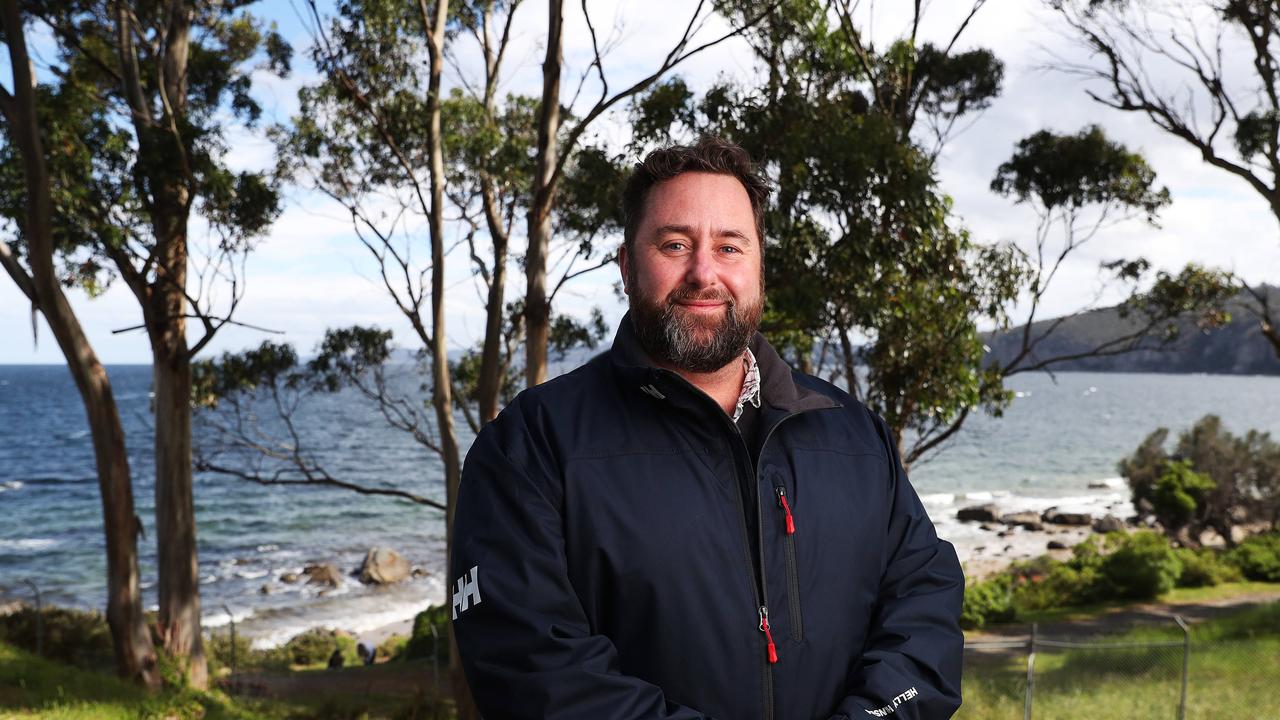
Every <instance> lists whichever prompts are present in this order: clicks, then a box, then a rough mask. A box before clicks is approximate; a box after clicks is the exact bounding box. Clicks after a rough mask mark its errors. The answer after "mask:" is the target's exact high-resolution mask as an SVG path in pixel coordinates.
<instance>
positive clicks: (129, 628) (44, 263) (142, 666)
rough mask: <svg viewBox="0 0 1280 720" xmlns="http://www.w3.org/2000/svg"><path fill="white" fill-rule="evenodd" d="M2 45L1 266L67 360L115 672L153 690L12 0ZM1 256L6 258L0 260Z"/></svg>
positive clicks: (118, 450)
mask: <svg viewBox="0 0 1280 720" xmlns="http://www.w3.org/2000/svg"><path fill="white" fill-rule="evenodd" d="M0 20H2V21H3V26H4V31H5V36H6V38H7V44H8V46H9V61H10V68H11V71H12V73H13V80H14V82H13V95H12V96H6V97H5V98H4V114H5V119H6V121H7V122H8V124H9V130H10V137H11V138H12V139H13V142H14V143H15V144H16V145H17V146H18V148H19V150H20V152H21V154H22V162H23V169H24V174H25V176H26V177H25V180H26V189H27V223H26V228H24V230H25V233H24V234H25V236H26V240H27V256H28V262H29V263H30V265H31V274H32V277H30V278H26V277H25V276H24V275H22V270H21V267H20V266H18V265H17V262H16V260H14V261H12V262H5V263H4V265H5V268H6V270H8V271H9V272H10V274H12V275H14V280H15V282H17V283H18V285H19V287H22V288H24V292H27V293H28V296H29V298H30V300H31V301H32V304H33V305H34V306H35V307H36V308H38V309H39V310H40V312H41V313H42V314H43V315H44V317H45V320H46V321H47V322H48V323H49V328H50V330H51V331H52V332H53V335H54V338H55V339H56V340H57V342H58V347H59V349H61V350H62V354H63V357H65V358H66V361H67V367H68V369H69V370H70V371H71V375H72V377H73V378H74V379H75V382H76V387H77V388H78V389H79V391H80V398H81V401H82V402H83V403H84V408H85V416H86V419H87V420H88V423H89V432H90V435H91V437H92V439H93V454H94V461H95V464H96V465H97V471H98V489H99V493H100V494H101V496H102V524H103V532H104V534H105V539H106V545H107V625H108V627H109V628H110V630H111V640H112V649H113V651H114V654H115V661H116V670H117V672H118V673H119V674H120V675H121V676H122V677H126V678H129V679H131V680H134V681H136V682H139V683H140V684H142V685H144V686H146V687H148V688H152V689H154V688H157V687H159V685H160V675H159V673H158V672H157V668H156V653H155V647H154V645H153V644H152V642H151V635H150V633H149V632H148V631H147V626H146V621H145V619H144V617H143V614H142V596H141V591H140V588H139V581H138V532H139V530H140V527H139V523H138V517H137V515H135V514H134V506H133V484H132V480H131V478H130V475H129V458H128V455H127V454H126V453H125V442H124V428H123V426H122V425H121V423H120V412H119V409H118V408H117V406H116V401H115V396H114V394H113V393H112V391H111V381H110V379H109V378H108V376H107V372H106V369H105V368H103V366H102V363H101V362H99V360H98V357H97V354H96V353H95V352H94V351H93V347H92V346H91V345H90V344H89V339H88V338H87V337H86V336H85V334H84V329H83V328H82V327H81V326H80V322H79V320H78V319H77V318H76V316H75V312H74V311H73V310H72V309H71V305H70V303H68V302H67V298H66V296H65V295H64V294H63V293H62V287H61V285H60V284H59V282H58V278H57V275H56V273H55V271H54V266H53V225H52V217H53V201H52V196H51V193H52V190H51V187H50V185H49V174H48V168H47V167H46V165H45V157H44V147H43V144H42V142H41V140H40V132H39V124H38V120H37V117H36V107H35V92H34V89H35V78H34V77H32V75H31V63H30V57H29V55H28V53H27V47H26V37H25V35H24V33H23V28H22V18H21V15H20V14H19V12H18V6H17V3H16V1H15V0H5V2H4V4H3V9H2V11H0ZM6 257H7V256H6Z"/></svg>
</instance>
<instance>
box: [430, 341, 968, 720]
mask: <svg viewBox="0 0 1280 720" xmlns="http://www.w3.org/2000/svg"><path fill="white" fill-rule="evenodd" d="M751 347H752V351H753V352H754V354H755V356H756V359H757V362H758V364H759V366H760V370H761V389H762V399H763V402H762V405H761V415H760V418H759V422H760V423H761V429H760V431H761V433H762V434H763V437H764V440H763V443H762V445H761V451H760V455H759V458H758V463H753V461H752V459H751V458H750V457H749V455H748V450H747V447H746V445H745V444H744V442H743V440H742V437H741V435H740V434H739V432H738V430H737V427H736V426H735V425H734V423H733V422H732V420H731V419H730V418H729V417H728V416H727V415H725V413H724V411H723V410H722V409H721V408H720V407H719V405H718V404H717V403H716V402H715V401H713V400H712V399H711V398H710V397H709V396H707V395H706V394H704V393H702V392H701V391H700V390H698V389H697V388H695V387H693V386H692V385H690V384H689V383H688V382H686V381H685V380H684V379H683V378H681V377H680V376H679V375H677V374H675V373H673V372H670V371H667V370H662V369H659V368H657V367H655V366H654V365H653V364H652V362H650V361H649V360H648V358H647V356H646V355H645V354H644V352H643V350H642V349H641V348H640V346H639V344H638V342H637V341H636V339H635V336H634V333H633V332H632V331H631V325H630V321H629V318H626V317H624V318H623V321H622V323H621V325H620V328H619V331H618V335H617V338H616V339H615V341H614V345H613V348H612V349H611V350H610V351H609V352H607V353H604V354H602V355H600V356H598V357H596V358H595V359H593V360H592V361H590V362H589V363H587V364H586V365H584V366H582V367H581V368H578V369H577V370H575V371H573V372H571V373H569V374H567V375H563V376H561V377H559V378H556V379H554V380H552V381H550V382H547V383H545V384H543V385H540V386H538V387H535V388H532V389H529V390H525V391H524V392H522V393H520V395H519V396H517V397H516V398H515V400H514V401H513V402H512V403H511V404H510V405H509V406H508V407H507V408H506V409H505V410H503V411H502V413H501V414H500V415H499V416H498V418H497V419H496V420H495V421H494V422H492V423H490V424H489V425H488V426H486V427H485V428H484V429H483V430H482V431H481V433H480V435H479V436H478V437H477V438H476V441H475V444H474V445H473V446H472V448H471V451H470V452H469V453H468V454H467V459H466V463H465V466H464V470H463V474H462V484H461V489H460V491H459V497H458V504H457V515H456V519H455V526H454V528H455V529H454V547H453V555H452V563H451V575H450V577H451V578H452V579H453V580H454V584H453V585H452V586H451V587H450V588H448V590H449V594H450V596H451V597H450V600H452V603H453V612H454V622H453V627H454V632H455V634H456V637H457V642H458V650H459V652H460V654H461V657H462V662H463V667H464V669H465V671H466V675H467V680H468V682H469V683H470V685H471V689H472V692H473V694H474V696H475V699H476V703H477V704H478V706H479V708H480V711H481V714H482V715H483V716H484V717H485V718H487V720H503V719H504V718H565V719H568V718H573V719H575V720H579V719H580V720H615V719H616V720H623V719H627V720H640V719H642V718H718V719H720V720H747V719H748V718H764V719H765V720H773V719H776V720H809V719H811V718H850V719H852V718H868V717H892V718H902V719H904V720H905V719H908V718H928V719H929V720H938V719H945V718H949V717H951V715H952V713H954V712H955V710H956V708H958V707H959V705H960V668H961V655H962V649H963V636H962V635H961V633H960V629H959V624H958V619H959V615H960V603H961V599H962V596H963V590H964V577H963V575H962V574H961V570H960V564H959V562H958V561H957V559H956V555H955V551H954V549H953V548H952V547H951V545H950V544H949V543H947V542H944V541H941V540H938V538H937V536H936V534H935V533H934V529H933V524H932V523H931V522H930V520H929V518H928V516H927V515H926V514H925V511H924V508H923V507H922V506H921V504H920V500H919V499H918V498H917V496H916V493H915V491H914V490H913V489H912V487H911V485H910V483H909V482H908V481H907V477H906V475H905V474H904V472H903V469H902V465H901V463H900V462H899V460H898V457H897V451H896V448H895V445H894V443H893V441H892V440H891V436H890V434H889V432H888V430H887V428H886V426H885V424H884V422H883V421H882V420H880V419H879V418H878V417H877V416H875V415H874V414H873V413H871V412H870V411H868V410H867V409H866V408H865V407H864V406H863V405H862V404H861V403H859V402H857V401H856V400H854V399H852V398H851V397H850V396H849V395H847V394H846V393H844V392H842V391H840V390H839V389H837V388H835V387H834V386H832V385H830V384H828V383H825V382H823V381H821V380H818V379H816V378H813V377H810V376H807V375H804V374H801V373H796V372H793V371H792V370H791V369H790V368H788V367H787V365H786V364H785V363H784V362H783V361H782V359H781V358H780V357H778V354H777V353H776V352H775V351H774V350H773V348H771V347H770V346H769V345H768V344H767V343H766V342H765V341H764V339H763V337H761V336H759V335H757V336H756V337H755V339H754V340H753V341H752V344H751ZM757 467H758V472H757V469H756V468H757ZM743 482H746V483H750V486H754V487H755V488H756V489H757V493H756V496H757V498H758V502H759V506H758V512H757V513H753V515H754V516H755V519H756V521H755V522H754V523H753V525H754V526H753V527H748V523H747V522H746V520H745V518H746V517H748V516H749V514H748V513H746V512H744V507H743V499H742V498H743V495H742V493H741V492H739V488H740V483H743ZM749 533H750V534H753V535H755V537H758V538H759V539H760V542H759V543H753V542H752V536H751V535H749ZM756 545H758V547H759V557H758V558H752V556H751V554H752V550H751V548H752V547H753V546H756ZM757 567H759V572H757V569H756V568H757ZM766 628H767V630H768V631H767V632H766Z"/></svg>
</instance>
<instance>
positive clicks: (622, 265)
mask: <svg viewBox="0 0 1280 720" xmlns="http://www.w3.org/2000/svg"><path fill="white" fill-rule="evenodd" d="M618 269H619V270H621V271H622V292H623V293H625V294H627V295H630V294H631V282H630V281H629V280H628V278H630V277H631V273H630V272H628V271H629V270H630V269H631V258H630V257H629V256H628V255H627V246H626V244H625V243H624V244H623V245H622V246H621V247H619V248H618Z"/></svg>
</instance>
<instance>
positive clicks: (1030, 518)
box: [1000, 512, 1044, 531]
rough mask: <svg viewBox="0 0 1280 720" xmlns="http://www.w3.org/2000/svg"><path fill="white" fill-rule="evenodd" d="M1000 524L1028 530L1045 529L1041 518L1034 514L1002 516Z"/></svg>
mask: <svg viewBox="0 0 1280 720" xmlns="http://www.w3.org/2000/svg"><path fill="white" fill-rule="evenodd" d="M1000 522H1002V523H1004V524H1005V525H1015V526H1017V527H1022V528H1026V529H1028V530H1037V531H1038V530H1043V529H1044V523H1042V522H1041V521H1040V516H1039V515H1037V514H1035V513H1033V512H1019V513H1009V514H1008V515H1001V516H1000Z"/></svg>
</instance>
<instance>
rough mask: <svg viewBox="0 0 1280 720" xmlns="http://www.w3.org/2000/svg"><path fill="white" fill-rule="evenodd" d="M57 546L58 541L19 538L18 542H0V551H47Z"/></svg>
mask: <svg viewBox="0 0 1280 720" xmlns="http://www.w3.org/2000/svg"><path fill="white" fill-rule="evenodd" d="M59 544H60V541H58V540H55V539H53V538H19V539H18V540H0V550H48V549H49V548H51V547H56V546H58V545H59Z"/></svg>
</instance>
